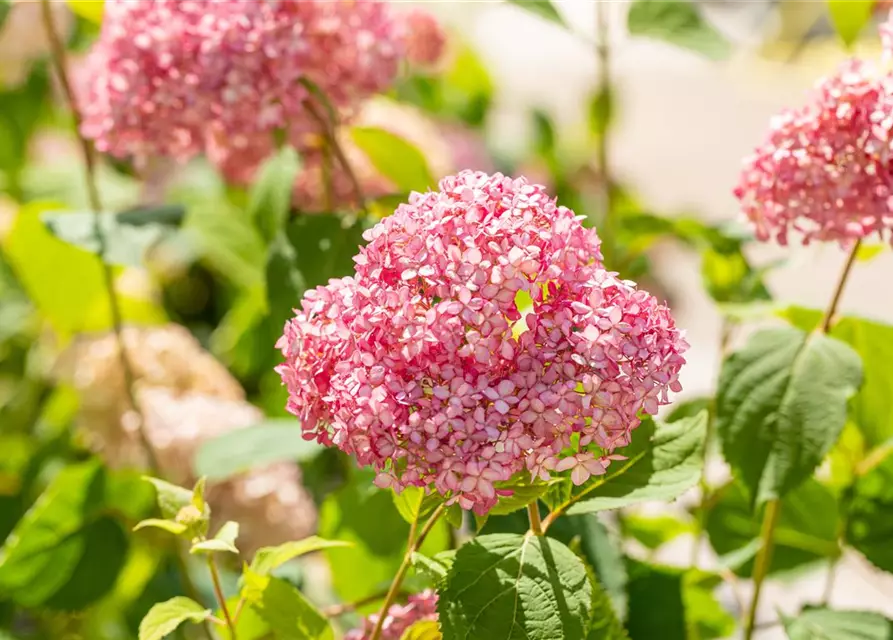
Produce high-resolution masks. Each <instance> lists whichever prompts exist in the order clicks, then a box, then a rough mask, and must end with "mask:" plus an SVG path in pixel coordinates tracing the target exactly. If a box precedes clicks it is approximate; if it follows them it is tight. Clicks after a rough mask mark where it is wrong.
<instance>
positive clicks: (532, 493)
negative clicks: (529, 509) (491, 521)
mask: <svg viewBox="0 0 893 640" xmlns="http://www.w3.org/2000/svg"><path fill="white" fill-rule="evenodd" d="M549 484H550V483H548V482H542V481H540V480H536V481H532V480H531V479H530V474H529V473H527V472H526V471H522V472H519V473H517V474H515V475H514V476H513V477H512V478H510V479H509V480H506V481H505V482H497V483H496V485H495V487H496V489H497V490H510V491H512V492H513V493H512V495H510V496H500V498H499V502H497V503H496V506H495V507H493V508H492V509H491V510H490V511H489V512H488V513H487V515H490V516H501V515H505V514H507V513H512V512H513V511H518V510H519V509H523V508H525V507H526V506H527V505H529V504H530V503H531V502H535V501H536V500H538V499H539V498H540V496H542V495H544V494H545V493H546V491H548V490H549Z"/></svg>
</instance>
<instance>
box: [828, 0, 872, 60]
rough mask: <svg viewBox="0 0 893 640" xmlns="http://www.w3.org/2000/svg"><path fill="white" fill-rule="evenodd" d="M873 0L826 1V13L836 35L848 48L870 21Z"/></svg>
mask: <svg viewBox="0 0 893 640" xmlns="http://www.w3.org/2000/svg"><path fill="white" fill-rule="evenodd" d="M874 4H875V0H828V13H829V14H830V15H831V24H833V25H834V29H835V30H836V31H837V35H839V36H840V39H841V40H843V43H844V44H845V45H846V46H847V48H849V47H850V46H851V45H852V44H853V43H854V42H856V40H857V39H858V38H859V34H860V33H862V30H863V29H864V28H865V25H866V24H868V22H869V20H871V12H872V10H873V9H874Z"/></svg>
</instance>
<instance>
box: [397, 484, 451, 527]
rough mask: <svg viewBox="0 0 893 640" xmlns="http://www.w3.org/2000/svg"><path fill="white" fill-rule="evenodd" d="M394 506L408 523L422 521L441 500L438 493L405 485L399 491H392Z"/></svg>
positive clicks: (441, 497) (432, 511)
mask: <svg viewBox="0 0 893 640" xmlns="http://www.w3.org/2000/svg"><path fill="white" fill-rule="evenodd" d="M392 495H393V497H394V506H395V507H397V511H399V512H400V516H401V517H402V518H403V519H404V520H406V521H407V522H408V523H410V524H412V523H413V522H424V521H425V520H427V519H428V517H429V516H430V515H431V514H432V513H434V510H435V509H436V508H437V507H438V505H440V503H441V502H443V496H442V495H440V494H439V493H435V492H432V493H426V492H425V490H424V489H423V488H421V487H406V488H405V489H403V491H401V492H400V493H397V492H392Z"/></svg>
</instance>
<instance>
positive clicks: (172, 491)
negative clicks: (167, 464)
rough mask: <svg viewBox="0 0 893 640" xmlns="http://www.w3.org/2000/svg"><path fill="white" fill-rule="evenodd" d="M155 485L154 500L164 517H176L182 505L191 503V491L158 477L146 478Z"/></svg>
mask: <svg viewBox="0 0 893 640" xmlns="http://www.w3.org/2000/svg"><path fill="white" fill-rule="evenodd" d="M146 481H147V482H149V483H151V484H152V486H154V487H155V492H156V500H157V502H158V507H159V509H161V515H163V516H164V517H165V518H176V517H177V514H179V513H180V510H181V509H183V507H186V506H189V505H190V504H192V491H190V490H189V489H185V488H183V487H178V486H177V485H175V484H171V483H170V482H165V481H164V480H161V479H159V478H148V477H147V478H146Z"/></svg>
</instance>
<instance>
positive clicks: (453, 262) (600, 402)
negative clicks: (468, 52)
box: [278, 171, 687, 513]
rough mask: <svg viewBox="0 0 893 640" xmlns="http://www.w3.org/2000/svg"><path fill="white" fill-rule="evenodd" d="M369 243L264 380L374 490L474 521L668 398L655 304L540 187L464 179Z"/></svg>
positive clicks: (312, 307) (321, 293) (585, 467)
mask: <svg viewBox="0 0 893 640" xmlns="http://www.w3.org/2000/svg"><path fill="white" fill-rule="evenodd" d="M365 239H366V240H367V242H368V244H367V245H366V246H365V247H363V248H362V249H361V250H360V253H359V255H358V256H357V257H356V258H355V262H356V277H355V278H353V279H345V280H340V281H333V282H332V283H330V284H329V285H328V286H327V287H322V288H320V289H317V290H316V291H314V292H311V293H310V294H308V297H307V298H306V299H305V301H304V306H303V311H302V312H301V313H299V314H298V315H297V317H296V318H295V319H293V320H291V321H290V322H289V323H288V324H287V325H286V327H285V334H284V336H283V338H282V339H281V340H280V342H279V347H280V348H281V349H282V352H283V355H284V356H285V359H286V361H285V363H284V364H282V365H281V366H280V367H279V368H278V371H279V373H280V374H281V375H282V378H283V381H284V382H285V384H286V385H287V386H288V389H289V395H290V400H289V404H288V408H289V410H290V411H292V412H293V413H295V414H296V415H298V416H299V417H300V418H301V419H302V420H303V428H304V431H305V437H310V438H316V439H318V440H320V441H322V442H324V443H327V444H328V443H334V444H336V445H337V446H339V447H340V448H342V449H343V450H344V451H346V452H347V453H349V454H351V455H353V456H355V457H356V459H357V461H358V463H359V464H362V465H367V464H368V465H372V466H373V467H374V468H375V469H376V470H377V471H378V472H379V475H378V477H377V480H376V482H377V483H378V484H379V485H380V486H392V487H394V488H395V489H396V490H401V489H402V488H403V487H405V486H410V485H412V486H420V487H430V488H431V489H432V490H435V491H437V492H439V493H441V494H443V495H444V496H446V497H447V499H448V501H449V502H458V503H459V504H460V505H461V506H462V507H463V508H466V509H474V510H475V511H476V512H478V513H485V512H486V511H488V510H489V509H490V508H492V506H493V505H494V504H495V503H496V501H497V499H498V496H499V495H500V494H501V493H504V492H505V490H503V489H500V488H498V486H497V484H498V483H499V482H501V481H506V480H508V479H509V478H510V477H511V476H512V475H514V474H515V473H517V472H519V471H521V470H522V469H526V470H527V472H529V473H530V474H531V475H532V476H535V477H541V478H548V477H549V474H550V472H552V471H564V470H570V469H573V473H572V476H573V479H574V481H575V482H578V483H582V482H584V481H585V480H586V478H588V477H589V476H590V475H592V474H597V473H604V470H605V468H606V467H607V465H608V464H609V463H610V461H611V459H612V457H611V456H612V455H613V454H612V452H613V450H614V449H615V448H618V447H623V446H625V445H627V444H628V443H629V439H630V432H631V430H632V429H634V428H635V427H636V426H638V424H639V417H638V416H639V415H640V412H644V413H649V414H654V413H656V412H657V410H658V408H659V406H660V405H662V404H666V403H667V402H668V397H667V393H668V391H669V390H674V391H678V390H679V388H680V387H679V382H678V373H679V369H680V367H681V366H682V364H683V363H684V359H683V357H682V353H683V352H684V351H685V349H686V348H687V344H686V343H685V340H684V338H683V336H682V334H681V332H680V331H679V330H677V329H676V327H675V325H674V323H673V319H672V317H671V315H670V313H669V310H668V309H667V308H666V307H664V306H662V305H660V304H658V302H657V301H656V300H655V298H654V297H653V296H651V295H650V294H648V293H647V292H645V291H640V290H638V289H636V287H635V285H634V283H631V282H628V281H623V280H619V279H618V278H617V277H616V276H615V274H612V273H610V272H608V271H606V270H605V269H604V268H603V266H602V264H601V259H602V256H601V252H600V249H599V244H600V243H599V239H598V237H597V235H596V234H595V231H594V230H591V229H586V228H584V227H583V225H582V223H581V218H580V217H578V216H576V215H575V214H574V213H573V212H572V211H570V210H569V209H567V208H565V207H561V206H559V205H558V204H557V203H556V201H555V199H554V198H551V197H549V196H548V194H546V192H545V190H544V189H543V188H542V187H540V186H538V185H533V184H530V183H528V182H527V180H525V179H523V178H520V179H511V178H508V177H505V176H503V175H501V174H494V175H488V174H485V173H479V172H472V171H465V172H462V173H460V174H458V175H457V176H454V177H447V178H444V179H443V180H442V181H441V182H440V189H439V191H437V192H429V193H426V194H419V193H413V194H412V195H411V196H410V199H409V202H408V203H407V204H403V205H400V206H399V207H398V208H397V210H396V212H395V213H394V214H393V215H392V216H390V217H388V218H385V219H384V220H382V221H381V222H380V223H379V224H378V225H376V226H375V227H374V228H372V229H370V230H369V231H368V232H367V233H366V235H365ZM525 297H526V298H527V299H528V300H531V301H532V308H531V309H530V311H529V313H527V314H526V315H523V316H522V312H521V310H520V309H519V306H518V303H519V300H521V299H523V298H525ZM575 434H576V435H577V437H576V438H574V435H575ZM572 446H573V447H577V450H576V453H575V454H574V461H573V462H572V463H571V462H564V461H563V460H564V459H566V455H565V453H564V452H565V451H566V450H567V449H568V447H572Z"/></svg>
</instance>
